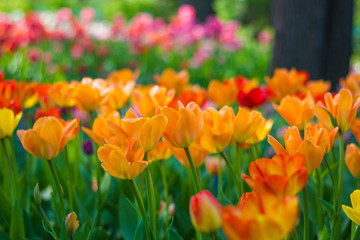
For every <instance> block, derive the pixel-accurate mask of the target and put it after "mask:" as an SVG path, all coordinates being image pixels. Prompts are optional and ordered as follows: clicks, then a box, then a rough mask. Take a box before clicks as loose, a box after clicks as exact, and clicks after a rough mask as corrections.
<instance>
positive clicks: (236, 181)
mask: <svg viewBox="0 0 360 240" xmlns="http://www.w3.org/2000/svg"><path fill="white" fill-rule="evenodd" d="M219 154H220V155H221V157H222V158H223V159H224V160H225V162H226V164H227V166H228V167H229V169H230V175H231V177H232V178H233V181H234V182H235V186H236V190H237V193H238V195H239V197H241V187H240V184H239V180H238V178H237V177H236V173H235V170H234V168H233V167H232V165H231V163H230V161H229V159H228V157H227V156H226V155H225V153H224V152H220V153H219Z"/></svg>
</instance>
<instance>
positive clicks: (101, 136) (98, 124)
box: [82, 111, 121, 146]
mask: <svg viewBox="0 0 360 240" xmlns="http://www.w3.org/2000/svg"><path fill="white" fill-rule="evenodd" d="M107 120H110V121H112V122H113V123H116V124H120V121H121V120H120V114H119V112H117V111H113V112H110V113H108V114H105V115H98V116H97V118H96V119H95V120H94V123H93V125H92V130H90V129H88V128H86V127H82V130H83V131H84V132H85V133H86V134H87V135H88V136H89V137H90V138H91V139H92V140H93V141H94V142H96V143H97V144H99V145H100V146H101V145H104V144H105V139H108V138H110V137H111V136H113V134H112V132H111V130H110V128H109V126H108V123H107Z"/></svg>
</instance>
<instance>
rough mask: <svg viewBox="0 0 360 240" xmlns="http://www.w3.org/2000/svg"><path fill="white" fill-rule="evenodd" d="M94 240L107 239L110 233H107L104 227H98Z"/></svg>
mask: <svg viewBox="0 0 360 240" xmlns="http://www.w3.org/2000/svg"><path fill="white" fill-rule="evenodd" d="M92 239H93V240H107V239H109V235H108V234H107V233H106V231H105V229H104V228H103V227H96V228H95V230H94V234H93V237H92Z"/></svg>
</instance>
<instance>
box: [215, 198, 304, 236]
mask: <svg viewBox="0 0 360 240" xmlns="http://www.w3.org/2000/svg"><path fill="white" fill-rule="evenodd" d="M221 215H222V222H223V224H222V230H223V232H224V234H225V236H226V237H227V239H229V240H244V239H246V240H258V239H262V240H277V239H278V240H280V239H284V238H286V236H287V235H289V234H290V232H291V231H292V230H293V229H294V227H295V224H296V222H297V220H298V217H299V199H298V198H297V197H296V196H289V197H284V198H280V199H279V198H277V197H276V196H274V195H272V194H270V193H266V192H264V193H262V194H256V193H254V192H252V193H245V194H244V195H243V196H242V197H241V200H240V203H239V206H238V208H235V207H233V206H226V207H225V208H223V210H222V212H221Z"/></svg>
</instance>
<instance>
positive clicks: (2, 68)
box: [0, 5, 360, 240]
mask: <svg viewBox="0 0 360 240" xmlns="http://www.w3.org/2000/svg"><path fill="white" fill-rule="evenodd" d="M249 31H251V29H250V28H249V29H247V27H246V26H240V25H239V24H238V23H236V22H233V21H222V20H219V19H218V18H216V17H210V18H208V19H207V20H206V21H205V23H201V24H200V23H196V21H195V10H194V9H193V8H192V7H191V6H188V5H183V6H182V7H181V8H179V9H178V12H177V14H176V15H175V16H174V17H173V18H171V20H170V21H165V20H164V19H159V18H153V17H152V16H151V15H149V14H147V13H139V14H138V15H136V16H135V17H134V18H132V19H131V21H129V22H126V21H125V20H124V19H121V18H116V19H114V20H113V22H112V23H104V22H96V21H95V20H94V12H93V10H92V9H90V8H86V9H84V10H83V11H82V12H81V14H80V17H77V16H76V15H75V14H73V13H72V12H71V10H70V9H66V8H64V9H61V10H59V11H58V12H57V13H55V14H49V13H48V15H46V14H45V13H36V12H33V13H28V14H25V15H21V16H13V15H11V14H5V13H4V14H2V13H0V142H1V144H0V145H1V146H0V239H1V240H2V239H4V240H5V239H11V240H18V239H61V240H62V239H73V240H90V239H122V240H133V239H134V240H137V239H144V240H157V239H160V240H182V239H184V240H191V239H196V240H215V239H216V240H220V239H221V240H225V239H229V240H237V239H239V240H248V239H249V240H258V239H259V240H277V239H279V240H280V239H292V240H299V239H303V240H313V239H320V240H327V239H332V240H337V239H351V240H354V239H360V231H357V229H358V224H360V190H359V187H360V149H359V147H358V146H359V144H360V116H359V117H358V114H357V112H358V108H359V107H360V98H359V97H360V74H357V73H355V72H351V73H349V75H348V76H347V77H346V78H343V79H340V80H339V83H340V84H339V86H338V88H337V91H330V89H331V83H330V82H328V81H325V80H316V79H313V78H312V76H311V75H310V74H309V73H308V72H306V71H304V70H301V69H295V68H292V69H285V68H278V69H275V71H274V73H273V74H267V72H268V68H269V58H270V57H269V55H270V51H271V44H272V32H271V31H269V30H266V29H265V30H262V31H261V32H260V33H259V35H258V36H257V38H254V36H253V35H252V34H248V33H249Z"/></svg>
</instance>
